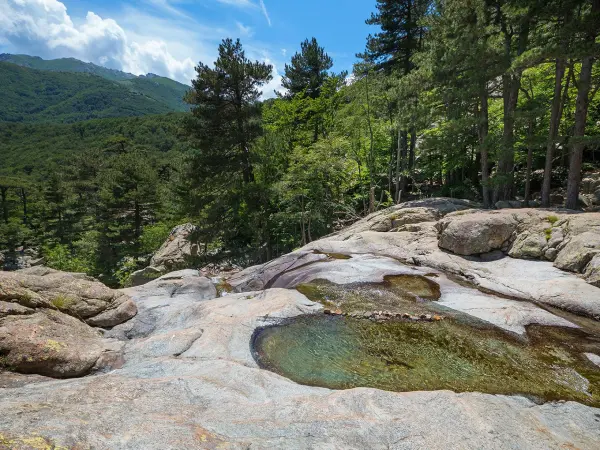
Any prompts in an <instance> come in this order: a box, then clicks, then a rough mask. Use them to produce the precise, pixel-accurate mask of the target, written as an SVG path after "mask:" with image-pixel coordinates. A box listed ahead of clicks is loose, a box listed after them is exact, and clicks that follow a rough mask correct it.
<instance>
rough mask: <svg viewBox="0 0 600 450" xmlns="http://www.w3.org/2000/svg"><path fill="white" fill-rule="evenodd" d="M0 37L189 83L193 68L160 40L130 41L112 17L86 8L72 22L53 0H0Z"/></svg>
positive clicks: (52, 54)
mask: <svg viewBox="0 0 600 450" xmlns="http://www.w3.org/2000/svg"><path fill="white" fill-rule="evenodd" d="M0 41H4V42H8V43H9V45H10V47H11V48H13V49H14V50H15V51H24V52H27V53H30V54H35V55H39V56H42V57H47V58H59V57H75V58H79V59H82V60H84V61H90V62H94V63H97V64H101V65H104V66H107V67H110V68H114V69H120V70H125V71H127V72H131V73H134V74H136V75H140V74H145V73H148V72H153V73H158V74H160V75H164V76H168V77H170V78H173V79H176V80H178V81H181V82H184V83H189V82H190V79H191V78H192V77H193V74H194V62H193V61H192V59H191V58H189V57H187V58H184V59H176V58H175V57H174V56H173V55H172V54H171V53H170V52H169V50H168V48H167V44H166V43H165V42H164V41H161V40H158V39H157V40H150V41H146V42H136V41H132V40H131V39H129V38H128V36H127V33H126V32H125V30H124V29H123V28H121V26H119V24H118V23H117V22H116V21H114V20H113V19H104V18H102V17H100V16H99V15H97V14H95V13H93V12H91V11H90V12H88V13H87V15H86V17H85V19H84V20H83V22H81V23H80V24H78V25H76V24H75V23H74V22H73V20H72V19H71V17H70V16H69V14H68V13H67V8H66V6H65V5H64V4H63V3H62V2H60V1H58V0H3V1H2V2H0Z"/></svg>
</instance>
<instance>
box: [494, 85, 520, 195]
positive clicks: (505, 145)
mask: <svg viewBox="0 0 600 450" xmlns="http://www.w3.org/2000/svg"><path fill="white" fill-rule="evenodd" d="M502 80H503V88H502V90H503V92H502V95H503V98H504V131H503V135H502V150H501V153H500V158H499V161H498V175H499V176H500V180H499V184H498V186H497V188H496V190H495V192H494V203H496V201H498V200H510V198H511V197H512V190H513V178H514V176H513V171H514V164H515V147H514V146H515V112H516V109H517V103H518V101H519V89H520V87H521V76H520V74H516V75H510V74H507V75H504V76H503V77H502Z"/></svg>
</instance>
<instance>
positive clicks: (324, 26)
mask: <svg viewBox="0 0 600 450" xmlns="http://www.w3.org/2000/svg"><path fill="white" fill-rule="evenodd" d="M374 5H375V0H362V1H361V0H320V1H319V0H126V1H117V0H0V52H6V53H25V54H32V55H36V56H41V57H43V58H47V59H50V58H58V57H68V56H71V57H75V58H78V59H82V60H85V61H89V62H94V63H96V64H102V65H105V66H108V67H111V68H116V69H120V70H125V71H128V72H132V73H135V74H142V73H147V72H153V73H157V74H159V75H163V76H168V77H171V78H174V79H177V80H178V81H181V82H186V83H189V79H190V78H191V77H192V76H193V67H194V65H195V64H196V63H197V62H198V61H202V62H204V63H208V64H211V63H212V62H213V61H214V59H215V56H216V49H217V46H218V44H219V42H220V41H221V39H223V38H225V37H232V38H237V37H239V38H240V39H241V40H242V43H243V44H244V47H245V48H246V50H247V54H248V55H249V56H250V57H252V58H255V59H260V60H264V61H268V62H270V63H272V64H273V65H274V67H275V73H274V75H275V79H274V81H273V82H272V83H271V84H270V85H269V86H268V87H267V88H266V90H268V91H272V90H273V89H278V88H279V81H280V76H281V74H282V72H283V67H284V64H285V63H286V62H289V59H290V58H291V56H292V55H293V54H294V53H295V52H296V51H298V49H299V47H300V42H301V41H302V40H304V39H305V38H309V37H313V36H314V37H316V38H317V39H318V41H319V42H320V44H321V45H323V46H324V47H325V49H326V51H327V52H328V53H329V54H330V55H331V56H332V57H333V58H334V61H335V67H334V70H336V71H340V70H351V69H352V64H353V63H354V62H355V59H356V58H355V56H354V55H355V54H356V53H357V52H360V51H362V50H363V48H364V45H365V39H366V37H367V35H368V34H369V32H374V31H375V30H374V29H372V27H369V26H367V25H365V23H364V22H365V20H366V19H367V18H368V17H369V16H370V13H371V11H372V10H373V9H374Z"/></svg>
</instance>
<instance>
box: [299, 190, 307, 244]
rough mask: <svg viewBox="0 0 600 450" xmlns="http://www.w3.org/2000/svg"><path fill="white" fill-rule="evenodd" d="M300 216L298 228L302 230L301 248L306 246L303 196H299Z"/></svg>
mask: <svg viewBox="0 0 600 450" xmlns="http://www.w3.org/2000/svg"><path fill="white" fill-rule="evenodd" d="M301 202H302V215H301V216H300V228H301V230H302V246H305V245H306V227H305V225H304V195H302V196H301Z"/></svg>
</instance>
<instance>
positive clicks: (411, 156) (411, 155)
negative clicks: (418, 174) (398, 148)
mask: <svg viewBox="0 0 600 450" xmlns="http://www.w3.org/2000/svg"><path fill="white" fill-rule="evenodd" d="M416 149H417V130H415V128H414V127H413V128H411V129H410V148H409V151H408V173H409V179H410V181H411V183H412V179H413V170H414V168H415V151H416Z"/></svg>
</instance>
